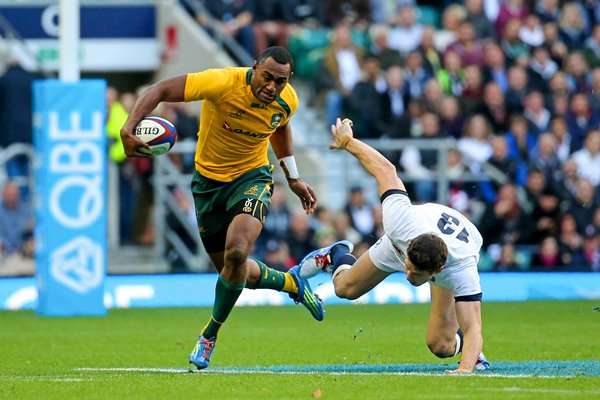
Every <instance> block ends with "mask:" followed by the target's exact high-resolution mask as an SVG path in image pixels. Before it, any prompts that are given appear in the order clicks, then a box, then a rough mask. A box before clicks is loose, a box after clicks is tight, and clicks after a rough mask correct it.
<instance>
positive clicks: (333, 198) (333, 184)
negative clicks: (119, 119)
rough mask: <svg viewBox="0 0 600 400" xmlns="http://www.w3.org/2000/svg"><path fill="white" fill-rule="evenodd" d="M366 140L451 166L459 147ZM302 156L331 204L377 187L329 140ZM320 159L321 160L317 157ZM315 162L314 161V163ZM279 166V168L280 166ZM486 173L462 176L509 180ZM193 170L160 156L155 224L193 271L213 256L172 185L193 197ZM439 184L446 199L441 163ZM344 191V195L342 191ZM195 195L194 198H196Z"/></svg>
mask: <svg viewBox="0 0 600 400" xmlns="http://www.w3.org/2000/svg"><path fill="white" fill-rule="evenodd" d="M365 142H366V143H368V144H369V145H371V146H372V147H374V148H375V149H378V150H380V151H400V150H402V149H404V148H406V147H408V146H412V147H417V148H419V149H427V150H437V152H438V163H439V164H440V165H446V162H447V156H448V151H449V150H451V149H455V148H456V141H455V140H454V139H431V140H423V139H393V140H391V139H390V140H388V139H381V140H368V141H367V140H365ZM195 150H196V143H195V142H194V141H182V142H178V143H177V145H176V146H175V147H174V148H173V149H172V150H171V151H170V153H171V154H181V155H188V156H190V155H193V154H194V152H195ZM295 153H296V157H297V159H298V160H303V161H304V162H305V164H301V163H300V162H299V164H300V165H299V167H300V170H301V171H302V177H303V180H305V181H307V182H310V183H311V185H313V187H318V186H321V187H322V188H324V189H323V190H318V193H319V196H320V198H322V197H325V198H326V196H327V195H329V196H330V197H329V199H328V200H326V201H323V202H322V203H324V204H325V206H326V207H330V208H332V209H339V208H341V207H342V206H343V202H345V200H346V193H347V192H348V190H349V188H350V187H351V186H352V185H354V184H357V183H358V184H361V185H363V187H372V188H376V184H375V180H374V179H373V178H372V177H371V176H369V175H368V174H367V173H366V172H364V170H363V169H362V167H361V166H360V164H359V162H358V160H356V159H355V158H354V157H352V156H350V155H349V154H346V153H345V152H332V151H329V150H327V145H326V144H325V143H321V144H317V143H313V144H310V145H301V146H296V149H295ZM311 160H317V161H311ZM308 163H310V165H308ZM276 170H278V168H276ZM482 172H485V174H481V175H476V174H473V173H471V172H467V173H465V174H464V175H461V181H463V182H480V181H482V180H488V179H489V180H492V181H496V182H500V183H504V182H505V181H506V179H507V178H506V176H505V175H504V174H503V173H502V172H501V171H499V170H497V169H496V168H494V167H493V166H491V165H484V166H483V168H482ZM277 174H281V172H276V176H275V180H276V181H280V182H281V181H282V180H283V175H280V176H279V177H278V176H277ZM400 177H401V178H402V179H403V180H404V181H405V182H414V181H415V179H413V178H411V177H410V176H407V175H406V174H402V173H401V174H400ZM191 179H192V176H191V174H185V173H182V172H181V171H180V170H179V169H178V167H177V166H176V165H175V163H173V162H172V160H171V159H170V158H169V157H167V156H161V157H155V167H154V177H153V184H154V198H155V207H154V223H155V232H156V236H155V244H154V246H155V254H156V257H164V256H165V254H166V251H167V249H168V248H171V249H172V250H173V251H176V252H177V253H178V254H179V256H180V257H181V258H182V259H183V260H184V261H185V263H186V265H187V268H188V270H190V271H195V272H205V271H208V270H210V268H211V266H210V262H209V258H208V256H207V255H206V253H205V251H204V248H203V246H202V242H201V240H200V237H199V235H198V232H197V227H196V226H195V225H192V224H190V222H189V220H188V219H187V217H186V214H185V212H184V211H182V210H181V209H180V207H179V205H178V204H177V202H176V200H175V199H174V197H173V195H172V193H171V190H173V189H174V188H177V189H178V190H181V191H183V192H184V193H186V195H189V196H191V192H190V182H191ZM433 180H434V181H436V183H437V202H439V203H442V204H446V203H447V195H448V188H449V186H450V178H449V176H448V174H447V172H446V169H444V168H439V169H438V171H437V173H436V176H435V177H434V178H433ZM340 193H342V195H341V196H340ZM190 198H191V197H190ZM168 214H170V215H171V216H172V217H173V218H175V219H176V220H177V221H178V223H179V224H181V225H182V226H184V227H185V233H186V234H187V235H189V238H190V239H193V240H195V241H196V243H197V246H196V247H197V249H198V251H197V253H196V254H193V253H192V252H191V251H190V250H189V249H188V247H187V246H186V245H185V244H184V242H185V240H183V239H182V238H181V237H179V236H178V234H177V233H176V232H174V231H173V230H172V229H171V228H170V227H169V226H168V224H167V215H168Z"/></svg>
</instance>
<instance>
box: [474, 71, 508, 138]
mask: <svg viewBox="0 0 600 400" xmlns="http://www.w3.org/2000/svg"><path fill="white" fill-rule="evenodd" d="M473 113H476V114H483V116H484V117H485V118H486V119H487V120H488V122H490V123H491V124H492V130H493V131H494V132H505V131H506V130H507V127H508V117H509V115H508V109H507V107H506V102H505V98H504V92H503V91H502V89H501V88H500V86H498V84H497V83H495V82H488V83H486V84H485V86H484V87H483V104H482V106H481V107H480V108H479V109H476V110H473Z"/></svg>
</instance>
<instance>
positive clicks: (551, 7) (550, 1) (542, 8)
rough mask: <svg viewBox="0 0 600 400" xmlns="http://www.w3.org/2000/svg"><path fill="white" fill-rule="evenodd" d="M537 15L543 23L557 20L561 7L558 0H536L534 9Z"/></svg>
mask: <svg viewBox="0 0 600 400" xmlns="http://www.w3.org/2000/svg"><path fill="white" fill-rule="evenodd" d="M533 11H534V13H535V15H537V16H538V17H539V18H540V21H542V23H546V22H557V21H558V18H559V17H560V8H559V6H558V0H539V1H536V2H535V7H534V9H533Z"/></svg>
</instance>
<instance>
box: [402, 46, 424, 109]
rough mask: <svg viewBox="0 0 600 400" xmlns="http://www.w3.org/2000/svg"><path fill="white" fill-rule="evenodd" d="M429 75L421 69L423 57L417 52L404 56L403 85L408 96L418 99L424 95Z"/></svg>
mask: <svg viewBox="0 0 600 400" xmlns="http://www.w3.org/2000/svg"><path fill="white" fill-rule="evenodd" d="M430 78H431V75H430V74H429V72H427V70H426V69H425V68H423V57H422V56H421V53H419V52H418V51H411V52H410V53H408V55H407V56H406V61H405V66H404V84H405V88H406V89H405V90H406V91H407V93H408V95H409V96H410V97H412V98H414V99H420V98H421V97H422V96H423V94H424V93H425V85H426V84H427V81H428V80H429V79H430Z"/></svg>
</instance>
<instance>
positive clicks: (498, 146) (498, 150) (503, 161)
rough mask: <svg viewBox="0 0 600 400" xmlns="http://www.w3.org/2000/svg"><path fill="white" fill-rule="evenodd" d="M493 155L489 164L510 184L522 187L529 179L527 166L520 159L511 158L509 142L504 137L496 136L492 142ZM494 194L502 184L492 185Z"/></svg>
mask: <svg viewBox="0 0 600 400" xmlns="http://www.w3.org/2000/svg"><path fill="white" fill-rule="evenodd" d="M490 143H491V146H492V155H491V157H490V158H489V159H488V160H487V162H488V163H489V164H490V165H491V166H493V167H496V168H497V169H498V171H501V172H502V173H503V174H505V175H506V177H507V178H508V179H509V182H511V183H514V184H517V185H519V186H522V185H523V184H524V183H525V180H526V177H527V165H526V164H525V163H524V162H523V161H522V160H520V159H518V158H514V157H511V156H510V155H509V152H508V142H507V140H506V136H504V135H494V136H492V138H491V140H490ZM492 186H493V189H494V192H495V191H496V190H498V187H499V186H500V184H498V183H495V182H494V183H493V184H492Z"/></svg>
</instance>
